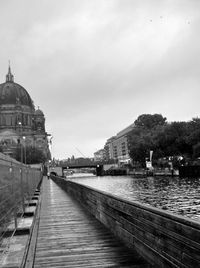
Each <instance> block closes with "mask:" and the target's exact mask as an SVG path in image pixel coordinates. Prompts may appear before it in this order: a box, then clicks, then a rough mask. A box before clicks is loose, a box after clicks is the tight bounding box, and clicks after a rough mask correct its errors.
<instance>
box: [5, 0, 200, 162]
mask: <svg viewBox="0 0 200 268" xmlns="http://www.w3.org/2000/svg"><path fill="white" fill-rule="evenodd" d="M199 7H200V3H199V2H198V1H195V0H194V1H186V0H175V1H168V0H165V1H157V0H152V1H147V0H145V1H132V0H123V1H122V0H118V1H117V0H106V1H104V0H102V1H96V0H90V1H89V0H88V1H87V0H83V1H79V0H74V1H66V0H59V4H58V3H57V2H56V1H55V0H48V1H47V0H42V1H39V0H37V1H25V0H21V1H1V3H0V23H1V25H4V27H2V28H1V35H0V42H1V51H0V59H1V62H2V64H1V66H0V73H1V74H2V77H3V81H4V77H5V73H6V68H7V61H8V59H11V67H12V71H13V73H14V75H15V81H16V82H18V83H19V84H21V85H23V86H24V87H25V88H26V89H27V90H28V92H29V93H30V95H31V97H32V99H33V100H34V102H35V104H36V105H39V106H40V108H41V109H42V110H43V111H44V113H45V116H46V122H47V130H48V132H50V133H53V136H54V145H53V148H54V149H53V150H54V154H55V156H56V157H59V158H62V157H66V154H69V155H71V154H75V155H77V154H78V152H77V150H76V149H75V147H79V146H80V145H81V146H82V147H83V151H84V152H85V154H87V155H92V153H93V152H94V148H96V149H99V148H101V147H103V145H104V143H105V142H106V139H108V138H110V137H111V136H113V135H115V134H116V133H117V132H119V131H120V130H121V129H122V128H125V127H126V126H127V125H129V124H131V123H133V121H134V120H135V119H136V118H137V116H138V115H140V114H142V113H146V112H148V113H162V114H163V115H164V116H166V117H167V118H168V120H170V121H173V120H181V119H183V120H189V119H190V118H192V117H193V116H196V115H198V113H199V110H198V109H197V107H198V99H199V97H200V96H199V90H198V88H199V82H200V81H199V79H200V78H199V77H200V75H199V59H200V56H199V55H200V53H199V52H200V51H199V50H200V49H199V47H200V37H199V34H198V32H199V30H198V29H199V19H200V14H199ZM8 14H9V19H8ZM3 81H2V82H3ZM81 146H80V147H81ZM96 149H95V150H96Z"/></svg>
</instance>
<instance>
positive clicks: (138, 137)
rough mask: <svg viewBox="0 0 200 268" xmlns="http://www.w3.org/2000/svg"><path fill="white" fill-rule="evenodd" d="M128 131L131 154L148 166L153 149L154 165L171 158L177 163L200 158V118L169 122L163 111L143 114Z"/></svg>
mask: <svg viewBox="0 0 200 268" xmlns="http://www.w3.org/2000/svg"><path fill="white" fill-rule="evenodd" d="M134 124H135V127H134V128H133V130H132V131H131V132H130V133H129V134H128V143H129V148H130V149H129V154H130V157H131V158H132V160H133V163H134V164H140V165H142V166H144V165H145V161H146V159H147V158H148V157H149V152H150V151H151V150H152V151H153V164H157V165H158V164H161V165H162V164H163V163H164V162H165V161H164V160H165V159H172V160H173V162H174V164H175V165H180V164H186V163H191V162H193V163H194V161H195V160H196V159H197V158H198V157H200V118H198V117H197V118H193V119H192V120H190V121H188V122H184V121H181V122H177V121H175V122H167V118H166V117H163V116H162V115H161V114H142V115H140V116H139V117H138V118H137V119H136V120H135V122H134Z"/></svg>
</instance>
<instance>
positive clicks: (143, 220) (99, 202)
mask: <svg viewBox="0 0 200 268" xmlns="http://www.w3.org/2000/svg"><path fill="white" fill-rule="evenodd" d="M52 179H53V180H54V181H55V182H56V183H57V184H58V185H59V186H60V187H62V189H64V190H65V191H66V192H67V193H69V194H70V195H72V196H73V197H74V198H75V199H76V200H78V201H79V202H80V204H81V205H82V206H83V207H84V208H85V209H87V210H88V211H89V212H90V213H92V214H93V215H94V216H95V217H96V218H97V219H98V220H99V221H100V222H102V223H103V224H104V225H105V226H106V227H107V228H109V229H110V231H112V233H114V235H115V236H117V237H118V238H119V239H121V241H123V243H125V244H126V246H128V247H129V248H135V249H136V250H137V251H138V252H139V254H140V255H142V256H143V257H144V258H145V259H146V260H147V261H149V262H150V263H151V264H153V265H155V266H156V267H185V268H186V267H200V223H198V222H196V221H192V220H190V219H187V218H184V217H181V216H177V215H174V214H171V213H168V212H165V211H164V210H161V209H157V208H153V207H151V206H148V205H144V204H140V203H137V202H130V201H127V200H125V199H123V198H118V197H116V196H114V195H111V194H107V193H105V192H103V191H99V190H95V189H93V188H91V187H86V186H83V185H80V184H78V183H75V182H72V181H69V180H65V179H62V178H59V177H52Z"/></svg>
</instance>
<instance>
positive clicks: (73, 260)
mask: <svg viewBox="0 0 200 268" xmlns="http://www.w3.org/2000/svg"><path fill="white" fill-rule="evenodd" d="M43 189H44V191H43V199H42V205H41V214H40V222H39V231H38V237H37V246H36V252H35V261H34V267H36V268H37V267H38V268H39V267H41V268H43V267H150V265H149V264H148V263H147V262H146V261H145V260H144V259H143V258H142V257H141V256H139V255H138V253H137V252H136V251H134V250H130V249H128V248H127V247H125V246H124V245H122V243H121V242H119V240H118V239H116V238H115V237H114V235H113V234H112V233H111V232H110V231H109V230H108V229H106V228H105V226H103V225H102V224H101V223H100V222H99V221H97V220H96V219H95V218H94V217H93V216H92V215H91V214H89V213H88V212H86V211H84V210H83V209H82V208H81V207H80V205H79V204H78V203H77V202H75V201H74V200H73V199H72V198H71V197H70V196H69V195H67V194H66V192H65V191H63V190H62V189H61V188H60V187H58V186H57V185H56V184H55V183H54V182H53V181H52V180H46V179H45V180H44V185H43Z"/></svg>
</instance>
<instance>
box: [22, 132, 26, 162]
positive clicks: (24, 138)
mask: <svg viewBox="0 0 200 268" xmlns="http://www.w3.org/2000/svg"><path fill="white" fill-rule="evenodd" d="M22 139H23V140H24V164H25V165H26V137H25V136H23V137H22Z"/></svg>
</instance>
